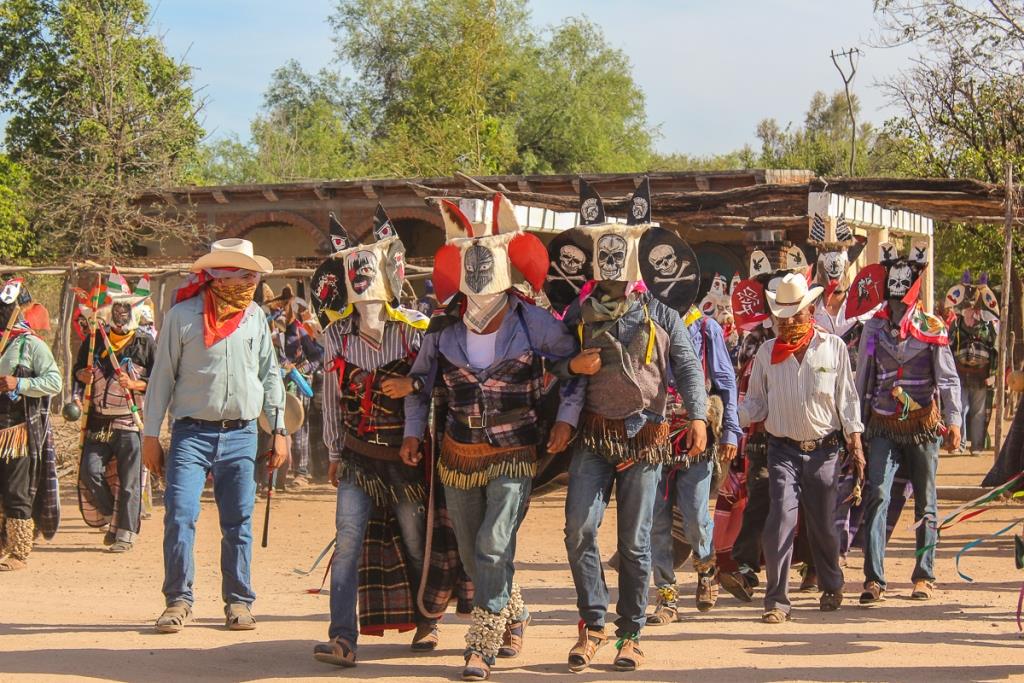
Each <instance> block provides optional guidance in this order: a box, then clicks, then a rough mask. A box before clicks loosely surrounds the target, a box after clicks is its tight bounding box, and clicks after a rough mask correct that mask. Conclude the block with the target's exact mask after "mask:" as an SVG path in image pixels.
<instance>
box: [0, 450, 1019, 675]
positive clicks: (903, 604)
mask: <svg viewBox="0 0 1024 683" xmlns="http://www.w3.org/2000/svg"><path fill="white" fill-rule="evenodd" d="M990 462H991V458H990V457H986V458H969V457H958V458H948V457H944V458H943V459H942V462H941V465H940V484H943V483H945V484H960V483H972V484H976V483H977V482H978V481H979V480H980V475H981V473H983V472H984V471H985V470H986V469H987V467H988V464H989V463H990ZM204 500H205V502H204V508H203V515H202V517H201V519H200V523H199V540H198V546H197V550H198V551H197V557H196V561H197V576H196V593H197V604H196V614H197V621H196V622H195V623H194V624H193V625H191V626H189V627H188V628H187V629H186V630H185V631H184V632H183V633H181V634H177V635H160V634H157V633H155V632H154V631H153V629H152V622H153V620H154V619H155V617H156V616H157V614H158V613H159V612H160V610H161V609H162V606H163V604H162V597H161V595H160V582H161V577H162V568H161V567H162V565H161V550H160V538H161V534H160V530H161V529H160V522H159V519H160V515H161V510H160V509H159V508H158V509H157V511H156V514H155V516H154V519H153V520H150V521H149V522H146V523H145V524H144V527H143V530H142V537H141V539H140V541H139V543H138V544H137V547H136V549H135V550H134V551H133V552H131V553H129V554H127V555H123V556H112V555H109V554H106V553H105V552H103V549H102V546H101V544H100V541H101V538H102V535H101V534H100V533H98V532H96V531H94V530H89V529H87V528H86V527H85V526H84V525H83V524H82V522H81V520H80V519H79V517H78V514H77V508H76V507H75V506H74V503H73V501H72V500H70V499H68V501H67V506H66V507H65V525H64V528H63V530H62V532H61V533H60V535H59V536H58V537H57V538H56V539H55V541H54V542H53V543H51V544H44V545H42V546H39V547H37V550H36V552H35V554H34V555H33V556H32V561H31V569H30V570H29V571H23V572H16V573H13V574H7V575H0V636H2V637H0V680H2V681H51V680H99V679H107V680H116V681H183V680H185V681H256V680H259V681H270V680H295V679H306V678H308V679H317V678H321V679H327V678H333V677H336V676H339V675H340V676H345V677H347V678H367V679H377V680H398V679H399V678H401V679H404V680H422V681H426V680H439V681H451V680H457V679H458V673H459V670H460V669H459V666H460V664H461V658H460V653H461V651H462V647H463V635H464V633H465V629H466V626H467V624H466V622H465V621H463V620H460V619H455V618H453V617H448V618H446V619H445V621H444V623H443V624H442V630H441V647H440V649H439V651H438V652H436V653H434V654H429V655H415V656H414V655H413V654H412V653H411V652H409V650H408V647H407V644H408V637H407V635H389V636H387V637H385V638H364V639H363V641H362V642H361V643H360V653H359V654H360V665H359V666H358V668H356V669H352V670H345V671H341V670H338V669H334V668H333V667H330V666H328V665H324V664H320V663H318V662H316V661H314V660H313V659H312V657H311V651H312V646H313V643H314V642H316V641H317V640H320V639H324V638H325V637H326V630H327V620H326V612H327V596H326V595H319V596H318V595H310V594H308V593H307V592H306V589H308V588H311V587H315V586H317V585H319V580H320V576H322V575H318V576H316V577H315V578H314V577H308V578H302V577H300V576H297V575H296V574H294V573H293V572H292V569H293V568H295V567H303V568H305V567H308V565H309V564H310V562H311V561H312V559H313V557H314V556H315V555H316V554H317V553H318V552H319V551H320V549H321V548H322V547H323V546H324V544H325V543H326V542H327V541H328V540H329V539H330V537H331V534H332V533H333V532H332V515H333V507H334V491H333V489H330V488H329V487H327V486H323V487H318V488H314V489H312V490H310V491H308V492H303V493H301V494H285V495H281V496H280V497H275V503H274V504H275V512H274V514H273V517H274V519H273V522H272V525H273V526H272V532H271V542H270V547H269V548H268V549H266V550H264V549H262V548H259V547H257V548H255V550H254V556H255V559H254V563H253V564H254V566H253V575H254V577H255V583H256V590H257V592H258V594H259V598H258V600H257V603H256V608H255V614H256V617H257V620H258V621H259V628H258V630H256V631H252V632H242V633H234V632H228V631H226V630H224V628H223V626H222V623H223V619H222V611H221V610H222V607H221V604H220V601H219V597H218V596H219V574H218V568H217V563H218V548H219V546H218V541H219V539H218V529H217V521H216V511H215V509H214V508H213V505H212V501H211V500H210V499H209V497H207V498H206V499H204ZM562 503H563V496H562V495H561V493H556V494H552V495H549V496H545V497H543V498H540V499H538V500H536V501H535V503H534V505H533V506H532V508H531V511H530V514H529V516H528V518H527V520H526V522H525V524H524V527H523V530H522V532H521V536H520V540H519V574H518V578H519V581H520V583H521V584H522V585H523V588H524V593H525V596H526V600H527V602H528V603H529V605H530V607H531V609H532V610H533V614H534V625H533V626H532V627H531V628H530V630H529V632H528V634H527V644H526V650H525V652H524V654H523V655H522V657H521V658H520V659H518V660H514V661H511V662H509V661H501V662H500V663H499V666H498V667H497V668H496V669H495V671H494V674H493V676H492V679H493V680H496V681H508V682H509V683H513V682H520V681H531V682H535V681H536V680H537V678H538V677H543V678H546V679H549V680H558V679H562V680H574V681H599V680H623V679H630V680H636V681H700V682H701V683H707V682H709V681H794V680H813V681H834V680H843V681H890V680H898V681H930V682H931V681H946V680H950V681H970V680H983V681H999V680H1012V679H1024V640H1020V639H1019V638H1018V635H1017V628H1016V625H1015V624H1014V611H1015V609H1016V603H1017V590H1018V588H1019V586H1020V584H1021V581H1022V580H1024V572H1018V571H1016V570H1015V569H1014V567H1013V560H1012V553H1011V546H1012V539H1011V538H1006V539H999V540H996V541H993V542H990V543H988V544H986V545H983V546H982V547H980V548H978V549H977V550H974V551H972V552H971V553H969V554H968V555H967V556H966V557H965V560H964V562H963V568H964V569H965V570H966V571H967V573H968V574H971V575H973V577H974V578H975V580H976V581H975V583H973V584H968V583H964V582H963V581H961V580H960V579H958V578H957V576H956V573H955V571H954V567H953V556H954V554H955V553H956V551H957V550H959V548H960V546H962V545H963V544H964V543H966V542H967V541H968V540H970V539H972V538H974V537H976V536H978V535H980V534H982V533H987V532H991V531H994V530H995V529H998V528H1001V527H1003V526H1005V525H1007V524H1009V523H1010V522H1011V521H1013V520H1014V519H1016V518H1017V517H1019V516H1024V506H1020V505H1007V506H1004V507H1001V508H999V509H996V510H992V511H990V512H987V513H985V514H984V515H981V516H980V517H979V518H977V519H975V520H971V521H969V522H966V523H964V524H962V525H960V526H959V527H956V528H955V529H953V530H952V532H955V533H950V534H949V535H947V536H946V537H945V539H944V541H943V543H942V545H941V546H940V550H939V559H938V567H937V572H938V576H939V580H940V582H941V584H940V587H939V591H938V592H937V596H936V599H935V600H934V601H933V602H930V603H925V604H921V603H917V602H911V601H910V600H909V599H907V596H908V595H909V592H910V591H909V576H910V566H911V563H910V560H911V557H912V555H913V539H912V536H911V535H910V532H909V530H908V527H909V523H910V515H905V516H904V518H903V520H901V523H900V526H899V528H898V529H897V533H896V537H895V538H894V541H893V544H892V552H891V554H890V558H891V559H890V561H889V568H888V571H889V575H890V580H891V581H892V582H893V583H892V586H891V590H890V592H889V599H888V600H887V601H886V602H885V603H883V604H882V605H881V606H879V607H876V608H872V609H865V608H861V607H859V606H857V605H856V604H855V602H856V596H857V593H858V591H859V586H860V581H861V575H860V570H861V557H860V554H859V552H858V553H854V554H853V555H851V558H850V566H849V568H848V569H847V585H846V598H847V602H846V604H845V605H844V606H843V609H841V610H840V611H839V612H836V613H831V614H823V613H821V612H818V610H817V597H816V596H811V595H799V594H798V597H797V598H796V600H795V610H794V619H793V621H792V622H791V623H789V624H785V625H780V626H768V625H764V624H761V623H760V622H759V620H758V618H759V616H760V603H759V602H756V601H755V603H753V604H752V605H747V604H742V603H739V602H737V601H736V600H734V599H733V598H732V597H731V596H729V595H728V594H725V593H723V597H722V599H721V601H720V602H719V605H718V607H717V608H716V609H715V610H714V611H712V612H710V613H709V614H706V615H704V614H698V613H697V612H696V611H695V610H694V609H693V607H692V598H687V599H686V600H685V601H684V603H683V604H684V610H683V613H682V618H683V620H682V621H681V622H680V623H677V624H674V625H671V626H662V627H648V629H646V631H645V633H644V638H643V643H644V648H645V650H646V653H647V665H646V666H645V667H644V668H643V669H642V670H640V671H639V672H637V673H635V674H619V673H615V672H614V671H612V669H611V660H612V650H611V649H606V650H603V651H602V652H601V653H599V655H598V660H597V665H596V666H595V667H594V669H593V670H591V671H590V672H587V673H584V674H581V675H577V676H575V677H572V674H568V673H566V669H565V665H564V662H565V655H566V652H567V651H568V648H569V647H570V646H571V644H572V642H573V640H574V638H575V624H576V620H577V616H576V612H575V592H574V590H573V588H572V581H571V579H570V576H569V572H568V569H567V566H566V563H565V552H564V548H563V546H562V531H561V529H562V524H563V513H562ZM951 507H952V505H949V504H946V505H943V510H944V511H948V510H949V509H951ZM261 525H262V509H260V519H259V521H258V522H257V538H258V537H259V536H258V532H259V529H260V528H261ZM604 528H605V529H606V530H609V531H610V530H612V529H614V528H615V527H614V512H613V511H612V512H610V515H609V518H608V519H607V520H606V523H605V527H604ZM602 540H603V547H604V549H605V550H606V551H608V552H609V553H610V551H611V550H612V546H613V543H614V541H613V539H612V537H611V536H610V534H606V535H605V537H604V538H603V539H602ZM608 576H609V579H610V580H612V581H614V576H615V575H614V572H611V571H609V573H608ZM680 579H681V580H683V581H685V585H686V588H685V589H684V590H686V591H687V594H689V591H690V590H691V587H692V572H691V571H690V569H689V567H688V566H687V567H686V568H685V573H683V572H681V573H680ZM794 580H796V578H795V577H794ZM570 677H571V678H570Z"/></svg>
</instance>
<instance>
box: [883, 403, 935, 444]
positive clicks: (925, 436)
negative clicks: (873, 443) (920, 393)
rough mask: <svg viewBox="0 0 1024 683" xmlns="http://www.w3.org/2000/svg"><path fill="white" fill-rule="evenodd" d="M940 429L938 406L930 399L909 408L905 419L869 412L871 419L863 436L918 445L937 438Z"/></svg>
mask: <svg viewBox="0 0 1024 683" xmlns="http://www.w3.org/2000/svg"><path fill="white" fill-rule="evenodd" d="M941 429H942V419H941V417H940V416H939V406H938V405H937V404H936V403H935V401H932V402H931V404H930V405H927V406H925V407H923V408H918V409H917V410H911V411H910V414H908V415H907V418H906V419H905V420H901V419H900V417H899V415H879V414H878V413H871V419H869V420H868V426H867V428H866V429H865V430H864V438H865V440H869V441H870V440H871V439H873V438H874V437H876V436H878V437H881V438H883V439H888V440H889V441H892V442H893V443H898V444H905V445H910V444H917V445H919V446H920V445H924V444H927V443H931V442H933V441H935V439H937V438H939V437H940V436H941V433H940V430H941Z"/></svg>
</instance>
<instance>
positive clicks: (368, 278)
mask: <svg viewBox="0 0 1024 683" xmlns="http://www.w3.org/2000/svg"><path fill="white" fill-rule="evenodd" d="M376 277H377V264H376V263H375V262H374V257H373V253H372V252H369V251H357V252H356V253H354V254H350V255H349V257H348V280H349V282H351V283H352V291H353V292H355V293H356V294H362V293H363V292H365V291H366V290H367V289H369V288H370V285H372V284H373V280H374V278H376Z"/></svg>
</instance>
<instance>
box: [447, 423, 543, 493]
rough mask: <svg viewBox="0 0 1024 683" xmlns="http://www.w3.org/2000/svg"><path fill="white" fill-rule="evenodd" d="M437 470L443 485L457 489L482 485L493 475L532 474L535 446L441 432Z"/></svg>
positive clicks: (535, 456)
mask: <svg viewBox="0 0 1024 683" xmlns="http://www.w3.org/2000/svg"><path fill="white" fill-rule="evenodd" d="M437 473H438V476H439V477H440V479H441V482H442V483H443V484H444V485H445V486H451V487H452V488H457V489H471V488H476V487H478V486H486V485H487V484H488V483H489V482H490V481H491V480H492V479H495V478H497V477H508V478H510V479H518V478H521V477H530V478H532V477H533V476H534V475H535V474H536V473H537V447H536V446H511V447H498V446H492V445H491V444H489V443H461V442H459V441H456V440H455V439H453V438H451V437H450V436H448V435H447V434H445V437H444V439H443V440H442V441H441V457H440V460H439V462H438V463H437Z"/></svg>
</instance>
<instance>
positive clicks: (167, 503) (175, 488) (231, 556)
mask: <svg viewBox="0 0 1024 683" xmlns="http://www.w3.org/2000/svg"><path fill="white" fill-rule="evenodd" d="M255 467H256V421H255V420H253V421H251V422H250V423H249V424H248V425H247V426H245V427H242V428H241V429H229V430H225V429H220V428H216V427H208V426H206V425H197V424H192V423H185V422H180V421H178V422H175V423H174V426H173V427H172V428H171V449H170V451H168V453H167V462H166V464H165V467H164V469H165V478H166V480H167V489H166V490H165V491H164V588H163V591H164V598H165V599H166V601H167V604H168V605H170V604H171V603H172V602H175V601H178V600H183V601H185V602H187V603H188V604H190V605H191V604H192V603H193V595H192V583H193V581H194V579H195V563H194V560H193V557H192V547H193V546H194V545H195V539H196V521H197V520H198V519H199V498H200V496H202V493H203V487H204V486H205V485H206V476H207V475H208V474H209V473H211V472H212V473H213V496H214V499H215V500H216V502H217V512H218V514H219V515H220V533H221V542H220V571H221V597H222V598H223V600H224V602H225V603H243V604H246V605H251V604H252V603H253V601H254V600H256V593H254V592H253V589H252V583H251V579H250V572H249V568H250V564H251V562H252V508H253V505H254V503H255V502H256V482H255V481H254V480H253V472H254V470H255Z"/></svg>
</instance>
